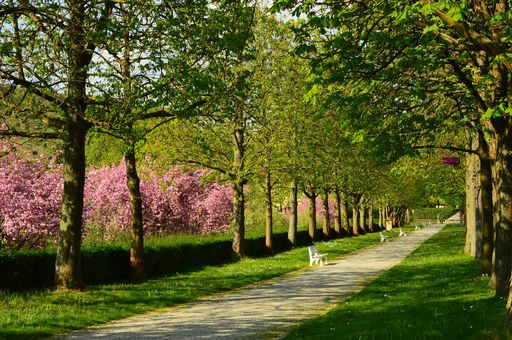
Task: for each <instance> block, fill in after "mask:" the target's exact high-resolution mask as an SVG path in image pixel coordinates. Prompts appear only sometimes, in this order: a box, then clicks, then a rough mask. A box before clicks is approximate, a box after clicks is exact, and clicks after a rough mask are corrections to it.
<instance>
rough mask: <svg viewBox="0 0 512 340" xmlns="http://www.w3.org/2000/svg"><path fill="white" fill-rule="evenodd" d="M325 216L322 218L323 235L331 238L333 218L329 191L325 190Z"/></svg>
mask: <svg viewBox="0 0 512 340" xmlns="http://www.w3.org/2000/svg"><path fill="white" fill-rule="evenodd" d="M322 204H323V208H324V216H323V218H322V233H323V235H324V236H325V237H330V236H331V216H330V212H329V190H328V189H327V188H324V195H323V202H322Z"/></svg>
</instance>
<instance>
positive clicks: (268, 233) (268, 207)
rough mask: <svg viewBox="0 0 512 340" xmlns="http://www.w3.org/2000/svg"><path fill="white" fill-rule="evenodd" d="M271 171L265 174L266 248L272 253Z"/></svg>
mask: <svg viewBox="0 0 512 340" xmlns="http://www.w3.org/2000/svg"><path fill="white" fill-rule="evenodd" d="M270 179H271V178H270V171H267V173H266V175H265V248H266V250H267V253H268V254H272V234H273V233H272V182H271V181H270Z"/></svg>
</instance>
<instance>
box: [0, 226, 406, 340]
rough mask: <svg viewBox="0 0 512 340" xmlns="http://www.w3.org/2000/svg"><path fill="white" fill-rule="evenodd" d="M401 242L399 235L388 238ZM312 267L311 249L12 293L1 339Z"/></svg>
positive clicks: (349, 244) (3, 310)
mask: <svg viewBox="0 0 512 340" xmlns="http://www.w3.org/2000/svg"><path fill="white" fill-rule="evenodd" d="M409 230H410V229H409ZM389 234H390V236H392V237H396V236H397V234H398V233H397V232H392V233H389ZM379 242H380V239H379V234H378V233H374V234H368V235H365V236H360V237H354V238H343V239H338V240H333V241H329V242H324V243H320V244H318V248H319V250H320V251H321V252H322V253H328V254H330V255H329V256H330V257H331V258H332V257H335V256H339V255H342V254H346V253H349V252H351V251H354V250H358V249H361V248H364V247H367V246H369V245H372V244H375V243H379ZM308 264H309V257H308V254H307V249H305V248H296V249H293V250H290V251H287V252H283V253H280V254H277V255H275V256H273V257H265V258H257V259H254V258H244V259H242V260H240V261H238V262H236V263H230V264H226V265H223V266H211V267H205V268H203V269H201V270H197V271H191V272H187V273H181V274H177V275H173V276H168V277H164V278H159V279H153V280H149V281H147V282H144V283H142V284H116V285H102V286H93V287H88V288H87V290H86V291H84V292H38V293H34V292H32V293H9V292H1V291H0V339H27V338H31V339H33V338H42V337H49V336H53V335H57V334H62V333H65V332H68V331H71V330H74V329H80V328H84V327H87V326H90V325H94V324H98V323H103V322H106V321H108V320H112V319H119V318H123V317H126V316H129V315H133V314H137V313H143V312H146V311H149V310H153V309H156V308H160V307H166V306H173V305H176V304H179V303H183V302H186V301H190V300H193V299H195V298H198V297H201V296H205V295H208V294H213V293H217V292H222V291H226V290H231V289H235V288H238V287H241V286H244V285H247V284H250V283H254V282H258V281H261V280H265V279H269V278H272V277H275V276H278V275H282V274H285V273H288V272H291V271H294V270H297V269H300V268H303V267H307V266H308Z"/></svg>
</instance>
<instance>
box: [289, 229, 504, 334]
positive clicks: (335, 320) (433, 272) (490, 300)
mask: <svg viewBox="0 0 512 340" xmlns="http://www.w3.org/2000/svg"><path fill="white" fill-rule="evenodd" d="M463 247H464V227H463V226H447V227H446V228H444V229H443V230H442V231H441V232H440V233H439V234H438V235H436V236H434V237H433V238H432V239H430V240H429V241H427V242H426V243H424V244H423V245H422V246H420V248H418V249H417V250H416V251H415V252H413V254H411V255H410V256H409V257H408V258H407V259H405V260H404V261H403V262H402V263H400V264H399V265H397V266H396V267H394V268H392V269H390V270H389V271H387V272H385V273H384V274H383V275H381V276H380V277H379V278H377V279H376V280H375V281H373V282H372V283H371V284H369V285H368V286H367V287H366V288H364V289H363V290H362V291H361V292H360V293H359V294H357V295H355V296H354V297H352V298H351V299H349V300H347V301H345V302H342V303H340V304H339V305H338V306H337V307H336V308H334V309H333V310H331V311H330V312H329V313H327V314H326V315H324V316H322V317H319V318H316V319H314V320H311V321H310V322H307V323H305V324H303V325H301V326H300V327H298V328H297V329H295V330H293V331H292V332H291V333H290V334H289V335H288V337H287V338H289V339H489V338H493V339H507V338H508V334H506V333H505V331H504V330H503V317H504V306H505V301H504V300H503V299H500V298H495V297H494V292H493V291H492V290H491V289H489V288H488V286H487V284H488V279H487V278H483V277H481V276H479V265H478V263H477V262H476V261H474V260H473V259H472V258H471V257H469V256H467V255H464V254H463V252H462V249H463Z"/></svg>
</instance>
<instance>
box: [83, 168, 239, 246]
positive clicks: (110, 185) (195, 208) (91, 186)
mask: <svg viewBox="0 0 512 340" xmlns="http://www.w3.org/2000/svg"><path fill="white" fill-rule="evenodd" d="M125 171H126V169H125V163H124V162H122V163H120V165H118V166H111V167H102V168H99V169H94V170H91V171H90V172H89V173H88V176H87V180H86V190H85V192H86V195H85V212H86V221H87V226H88V230H86V233H90V232H91V231H94V230H96V231H97V230H98V228H100V234H101V235H102V237H104V239H105V240H111V239H114V238H115V237H116V235H118V234H119V233H123V232H126V231H128V229H129V225H130V204H129V196H128V190H127V188H126V185H125V177H124V176H125ZM204 174H205V172H204V171H193V172H183V171H181V170H180V169H178V168H175V169H171V170H170V171H168V172H166V173H164V174H159V173H157V172H153V171H148V172H147V173H146V174H145V175H143V176H141V177H142V180H141V184H140V187H141V193H142V202H143V228H144V233H145V234H146V235H152V234H153V235H154V234H160V235H161V234H171V233H177V232H189V233H201V234H209V233H215V232H223V231H225V230H226V229H227V227H228V225H229V216H230V213H231V197H230V195H231V190H230V189H229V188H228V187H224V186H220V185H218V184H216V183H211V184H207V185H203V184H202V183H201V179H202V177H203V175H204Z"/></svg>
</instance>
